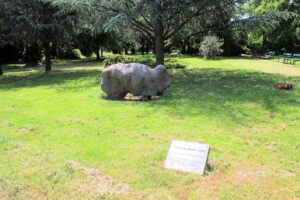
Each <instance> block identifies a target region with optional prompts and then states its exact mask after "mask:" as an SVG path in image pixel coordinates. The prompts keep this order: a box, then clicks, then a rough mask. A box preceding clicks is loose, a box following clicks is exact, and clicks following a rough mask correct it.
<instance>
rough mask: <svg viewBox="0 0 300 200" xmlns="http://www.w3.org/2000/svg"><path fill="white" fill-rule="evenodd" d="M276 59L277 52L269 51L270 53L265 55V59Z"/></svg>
mask: <svg viewBox="0 0 300 200" xmlns="http://www.w3.org/2000/svg"><path fill="white" fill-rule="evenodd" d="M274 57H275V51H269V52H268V53H265V58H274Z"/></svg>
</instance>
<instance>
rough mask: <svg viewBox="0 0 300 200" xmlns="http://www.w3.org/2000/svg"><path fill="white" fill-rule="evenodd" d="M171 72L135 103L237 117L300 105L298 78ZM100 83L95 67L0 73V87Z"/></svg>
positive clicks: (211, 70)
mask: <svg viewBox="0 0 300 200" xmlns="http://www.w3.org/2000/svg"><path fill="white" fill-rule="evenodd" d="M170 77H171V79H172V84H171V87H170V88H168V89H167V90H166V92H165V96H164V97H163V98H161V99H160V100H158V101H150V102H148V103H144V102H135V103H137V104H143V105H144V106H145V107H148V106H149V107H153V108H154V109H165V110H166V111H167V113H169V114H170V115H176V116H179V117H180V116H185V115H190V116H193V115H198V114H207V115H214V116H220V117H228V116H230V117H232V118H236V120H238V121H240V120H241V118H242V119H247V116H249V113H250V111H251V109H259V108H260V107H261V108H262V109H265V110H268V111H270V112H271V113H272V112H280V109H281V108H283V107H289V106H292V107H293V106H294V107H295V106H300V104H299V99H300V94H299V88H298V85H300V77H286V76H282V75H279V74H269V73H264V72H254V71H247V70H222V69H214V68H200V69H180V70H173V71H171V73H170ZM100 82H101V70H99V69H95V70H73V71H53V72H51V73H49V74H44V73H41V72H37V73H18V74H16V75H9V76H8V77H3V78H1V79H0V91H1V90H13V89H18V88H26V87H37V86H48V87H49V88H51V89H56V90H57V91H58V92H64V91H66V90H72V91H74V92H77V91H82V90H88V88H90V87H97V86H99V91H100V90H101V89H100ZM287 82H292V83H293V84H294V85H295V89H294V90H292V91H279V90H275V89H274V88H273V87H274V85H276V84H279V83H287ZM128 103H132V102H128ZM244 104H247V106H248V107H247V108H246V109H244V108H243V106H244ZM252 104H255V105H253V106H252ZM259 106H260V107H259ZM251 112H252V111H251Z"/></svg>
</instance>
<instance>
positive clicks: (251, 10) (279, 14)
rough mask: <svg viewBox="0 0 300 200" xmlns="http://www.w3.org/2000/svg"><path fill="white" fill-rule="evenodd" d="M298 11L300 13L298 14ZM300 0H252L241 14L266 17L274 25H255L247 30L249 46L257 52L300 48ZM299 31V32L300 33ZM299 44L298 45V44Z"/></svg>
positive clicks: (250, 16) (297, 49)
mask: <svg viewBox="0 0 300 200" xmlns="http://www.w3.org/2000/svg"><path fill="white" fill-rule="evenodd" d="M297 13H298V14H297ZM299 13H300V1H299V0H294V1H287V0H278V1H274V0H273V1H267V0H250V1H248V3H247V4H245V6H244V8H243V10H242V11H241V14H242V15H243V16H249V18H259V17H260V18H262V17H264V18H266V19H268V20H269V21H270V22H272V25H273V26H255V27H253V29H251V30H249V31H248V32H247V43H248V46H249V47H250V48H251V49H252V50H253V51H254V52H256V53H262V52H265V51H267V50H272V51H277V52H281V51H282V50H284V51H290V52H293V51H294V52H297V51H299V50H300V46H299V45H298V44H299V43H300V40H299V39H300V37H299V36H300V35H299V34H297V30H298V31H299V32H300V28H299V27H300V17H299ZM299 32H298V33H299ZM297 45H298V46H297Z"/></svg>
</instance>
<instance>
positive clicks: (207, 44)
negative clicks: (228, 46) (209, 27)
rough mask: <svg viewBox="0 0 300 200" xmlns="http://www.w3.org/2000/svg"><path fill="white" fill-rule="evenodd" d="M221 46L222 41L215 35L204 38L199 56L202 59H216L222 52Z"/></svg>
mask: <svg viewBox="0 0 300 200" xmlns="http://www.w3.org/2000/svg"><path fill="white" fill-rule="evenodd" d="M223 44H224V41H223V40H222V39H219V38H218V37H217V36H215V35H208V36H205V37H204V39H203V41H202V42H201V45H200V49H199V50H200V54H201V55H203V57H204V59H209V58H213V57H216V56H218V55H220V54H221V53H222V52H223V50H222V49H221V46H222V45H223Z"/></svg>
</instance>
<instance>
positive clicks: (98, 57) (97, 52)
mask: <svg viewBox="0 0 300 200" xmlns="http://www.w3.org/2000/svg"><path fill="white" fill-rule="evenodd" d="M99 51H100V49H99V47H97V48H96V55H97V60H100V52H99Z"/></svg>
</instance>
